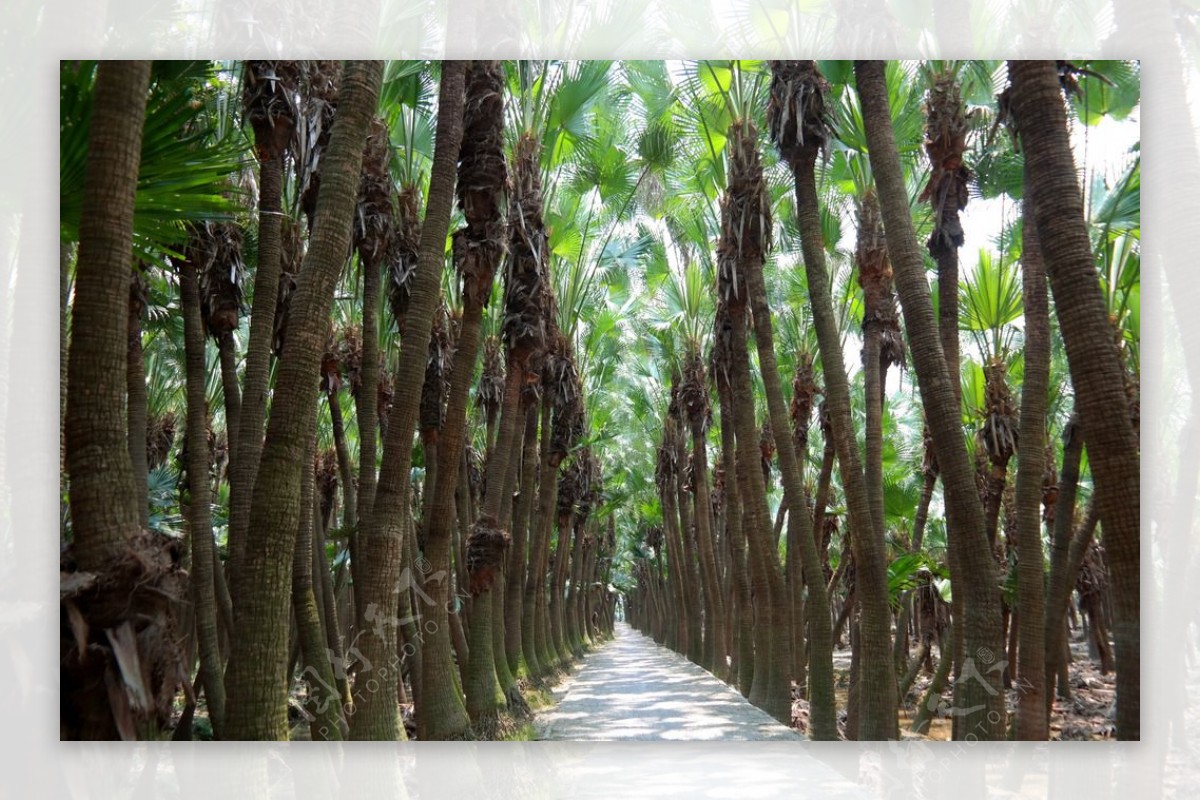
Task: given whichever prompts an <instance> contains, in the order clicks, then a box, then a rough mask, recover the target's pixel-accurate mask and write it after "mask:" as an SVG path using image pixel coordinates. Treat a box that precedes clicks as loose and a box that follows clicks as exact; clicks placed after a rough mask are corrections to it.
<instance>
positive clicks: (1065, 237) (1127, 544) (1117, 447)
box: [1009, 61, 1141, 740]
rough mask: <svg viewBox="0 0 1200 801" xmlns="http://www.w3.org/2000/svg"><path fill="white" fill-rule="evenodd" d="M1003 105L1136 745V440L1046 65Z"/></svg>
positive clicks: (1126, 723) (1124, 720) (1057, 96)
mask: <svg viewBox="0 0 1200 801" xmlns="http://www.w3.org/2000/svg"><path fill="white" fill-rule="evenodd" d="M1009 77H1010V79H1011V81H1012V88H1011V93H1012V97H1011V105H1012V113H1013V117H1014V118H1015V120H1016V123H1017V126H1018V131H1019V134H1020V138H1021V144H1022V147H1023V149H1024V151H1025V159H1026V162H1027V164H1028V167H1027V169H1028V172H1027V173H1026V175H1027V177H1028V185H1027V187H1026V192H1027V197H1028V198H1029V200H1030V201H1031V202H1032V204H1033V216H1034V220H1035V222H1036V224H1037V232H1038V239H1039V241H1040V242H1041V246H1042V248H1041V249H1042V254H1043V257H1044V259H1045V263H1046V273H1047V275H1048V276H1049V279H1050V289H1051V291H1053V293H1054V300H1055V304H1054V307H1055V309H1056V310H1057V313H1058V321H1059V327H1060V329H1061V330H1062V336H1063V342H1064V344H1065V345H1066V350H1067V359H1068V361H1069V363H1070V367H1071V382H1072V385H1073V386H1074V387H1075V393H1076V397H1077V398H1078V404H1079V416H1080V419H1081V420H1082V422H1083V427H1084V430H1085V431H1086V432H1087V441H1088V454H1089V457H1090V461H1091V467H1092V473H1093V476H1094V477H1095V481H1096V492H1097V503H1098V504H1099V507H1100V519H1101V523H1102V524H1103V527H1104V541H1105V550H1106V552H1107V554H1108V562H1109V567H1110V572H1111V574H1112V582H1113V607H1114V609H1113V611H1114V615H1113V617H1114V621H1113V635H1114V639H1115V642H1116V647H1117V737H1118V739H1122V740H1137V739H1140V737H1141V728H1140V715H1141V703H1140V701H1141V699H1140V693H1141V662H1140V660H1141V628H1140V598H1141V595H1140V593H1141V584H1140V581H1141V571H1140V565H1141V554H1140V544H1141V539H1140V530H1139V528H1138V525H1139V524H1138V514H1139V509H1140V503H1139V501H1140V497H1141V494H1140V486H1139V475H1140V473H1139V465H1138V454H1139V449H1138V438H1137V435H1136V433H1135V432H1134V429H1133V424H1132V422H1131V421H1130V417H1129V403H1128V400H1127V398H1126V395H1125V376H1124V371H1123V369H1122V367H1121V362H1120V357H1119V355H1118V353H1117V350H1116V347H1115V346H1114V345H1113V341H1112V334H1111V328H1110V327H1109V321H1108V314H1107V312H1106V310H1105V305H1104V298H1103V295H1102V293H1101V290H1100V283H1099V281H1098V280H1097V275H1096V268H1095V263H1094V260H1093V257H1092V249H1091V245H1090V243H1089V241H1088V234H1087V228H1086V223H1085V222H1084V217H1083V197H1082V195H1081V194H1080V191H1079V185H1078V183H1077V178H1076V173H1075V162H1074V158H1073V157H1072V155H1071V144H1070V139H1069V137H1068V133H1067V117H1066V108H1065V106H1064V103H1063V98H1062V94H1061V90H1060V88H1059V83H1058V70H1057V68H1056V65H1055V62H1053V61H1011V62H1009Z"/></svg>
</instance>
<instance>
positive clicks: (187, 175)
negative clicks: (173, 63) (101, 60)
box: [59, 62, 248, 263]
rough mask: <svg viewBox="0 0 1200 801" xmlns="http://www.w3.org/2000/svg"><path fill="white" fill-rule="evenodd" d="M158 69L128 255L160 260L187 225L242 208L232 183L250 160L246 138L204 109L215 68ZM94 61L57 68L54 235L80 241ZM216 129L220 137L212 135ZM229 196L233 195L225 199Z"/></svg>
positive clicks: (216, 77)
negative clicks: (56, 212) (131, 251)
mask: <svg viewBox="0 0 1200 801" xmlns="http://www.w3.org/2000/svg"><path fill="white" fill-rule="evenodd" d="M187 64H189V65H192V66H190V67H188V68H186V69H184V68H177V69H169V70H159V71H158V74H157V75H156V76H155V79H154V81H153V82H152V84H151V87H150V94H149V97H148V99H147V104H146V124H145V130H144V132H143V136H142V155H141V170H140V172H139V175H138V189H137V197H136V199H135V201H134V257H135V258H137V259H140V260H141V261H144V262H147V263H164V260H165V258H166V257H167V256H169V255H178V254H177V248H178V247H179V246H180V245H182V243H183V242H184V241H185V240H186V238H187V231H186V223H188V222H203V221H206V220H222V219H232V217H233V216H234V215H235V214H236V213H237V212H238V211H240V209H241V206H240V205H239V202H238V201H237V199H236V198H237V190H236V189H235V187H234V185H233V184H232V183H231V181H230V176H231V175H236V174H237V173H238V172H240V171H241V170H242V169H243V168H244V167H245V166H246V165H247V164H248V142H247V140H246V138H245V137H244V135H243V134H242V133H241V132H240V131H239V130H237V129H236V128H233V127H232V126H222V125H220V124H219V121H218V120H217V118H216V115H215V114H213V113H210V112H207V111H206V110H205V109H206V103H208V102H209V101H210V100H211V99H212V97H213V95H214V94H215V93H216V91H217V89H218V88H219V86H220V84H221V82H222V81H226V80H228V79H227V77H223V76H222V75H221V73H220V72H218V70H217V68H216V67H215V66H212V65H207V63H206V62H205V64H206V66H205V67H204V68H203V69H201V68H200V67H197V66H195V63H194V62H187ZM95 66H96V64H95V62H63V64H62V66H61V68H60V94H59V97H60V116H59V142H60V149H59V169H60V176H61V177H60V182H59V213H60V222H59V232H60V233H59V236H60V238H61V240H62V241H63V242H73V241H76V240H78V238H79V217H80V214H81V213H82V209H83V179H84V172H85V165H86V162H87V136H88V129H89V123H90V119H91V107H92V97H93V92H94V81H95ZM219 130H223V131H224V135H223V136H221V137H220V138H218V137H217V133H218V131H219ZM231 198H233V199H231Z"/></svg>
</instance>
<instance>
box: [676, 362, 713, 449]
mask: <svg viewBox="0 0 1200 801" xmlns="http://www.w3.org/2000/svg"><path fill="white" fill-rule="evenodd" d="M679 403H680V406H681V407H682V412H683V414H684V415H685V416H686V419H687V422H688V424H689V425H690V426H691V430H692V432H693V433H694V434H699V435H703V433H704V432H705V431H707V430H708V428H709V426H711V425H712V403H711V401H710V400H709V397H708V377H707V373H706V371H705V369H704V361H703V360H702V359H701V358H700V353H699V351H691V352H689V353H688V356H687V358H686V359H685V360H684V363H683V382H682V383H681V384H680V387H679Z"/></svg>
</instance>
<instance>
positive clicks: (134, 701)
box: [59, 530, 191, 740]
mask: <svg viewBox="0 0 1200 801" xmlns="http://www.w3.org/2000/svg"><path fill="white" fill-rule="evenodd" d="M183 553H184V542H183V540H182V539H176V538H174V537H168V536H164V535H162V534H158V533H155V532H151V531H144V530H143V531H138V532H136V533H134V535H133V536H132V537H131V538H130V540H129V542H128V543H127V545H126V547H125V549H124V550H123V552H122V553H121V554H120V555H119V556H117V557H116V558H114V559H112V560H110V561H109V562H108V563H107V564H105V566H104V567H103V568H102V569H101V570H99V571H96V572H84V571H80V570H78V569H77V567H76V565H75V561H74V557H73V552H72V547H71V546H70V545H67V546H66V547H65V548H64V549H63V551H62V554H61V556H60V564H59V610H60V627H59V641H60V646H59V668H60V683H61V688H62V697H61V716H60V727H61V728H60V736H61V737H62V739H68V740H81V739H87V740H117V739H122V740H137V739H156V738H157V736H158V735H159V733H160V732H161V731H162V729H163V728H165V726H166V725H167V724H168V722H169V721H170V718H171V713H172V709H173V702H174V699H175V694H176V691H177V690H178V688H179V686H180V684H181V683H184V684H187V686H188V687H189V688H190V686H191V685H190V684H189V683H188V682H189V679H188V677H187V675H186V671H185V669H184V666H183V654H182V653H181V652H180V650H179V646H178V642H179V633H178V630H177V625H176V620H175V610H176V609H178V608H180V606H181V605H182V604H184V603H186V600H187V575H186V573H185V572H184V571H183V570H182V569H181V568H180V561H181V559H182V557H183Z"/></svg>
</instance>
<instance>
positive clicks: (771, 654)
mask: <svg viewBox="0 0 1200 801" xmlns="http://www.w3.org/2000/svg"><path fill="white" fill-rule="evenodd" d="M744 313H745V312H744V306H743V310H742V314H741V315H739V314H737V313H736V311H734V310H732V309H731V315H730V316H731V318H732V322H733V343H732V348H731V353H732V384H733V393H734V396H733V401H734V403H735V404H736V412H735V414H734V419H735V422H736V424H737V452H738V462H739V466H738V475H737V478H738V490H739V494H740V496H741V498H742V500H743V503H744V504H745V511H746V513H745V521H746V524H747V529H746V532H747V539H748V541H749V545H750V551H751V558H754V559H756V561H758V562H759V564H760V570H759V572H758V576H757V577H755V578H754V587H753V593H754V598H755V602H756V603H757V604H760V605H761V606H760V609H762V610H763V611H764V613H765V614H764V615H763V617H764V620H763V621H762V622H761V623H759V624H758V625H759V626H763V627H764V628H766V629H767V631H768V632H769V636H768V638H767V641H768V649H767V650H766V652H758V653H755V657H754V658H755V662H757V661H758V660H760V659H764V660H766V661H767V677H766V682H767V687H766V693H765V694H764V695H763V696H761V698H762V704H761V705H762V708H763V709H764V710H765V711H766V712H767V713H768V714H769V715H771V716H772V717H773V718H775V719H776V720H779V721H781V722H783V723H784V724H790V723H791V717H792V701H791V688H790V687H789V683H788V678H789V663H790V662H791V650H790V647H789V646H790V633H791V632H790V630H789V629H790V626H789V620H788V609H787V588H786V587H785V585H784V583H783V573H782V571H781V570H780V567H779V560H778V558H776V557H775V555H774V553H773V552H772V549H771V542H770V531H771V520H770V517H769V516H768V513H767V509H766V489H765V487H764V485H763V478H762V473H761V471H758V470H754V469H753V466H754V465H755V464H756V463H757V462H758V461H759V460H760V459H761V455H760V453H759V449H758V439H759V438H758V432H757V430H756V428H755V425H754V396H753V394H752V392H753V390H752V385H751V382H750V364H749V354H748V352H747V348H746V326H745V317H744V316H742V315H744ZM757 680H758V679H757V677H756V678H755V681H756V682H757Z"/></svg>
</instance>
